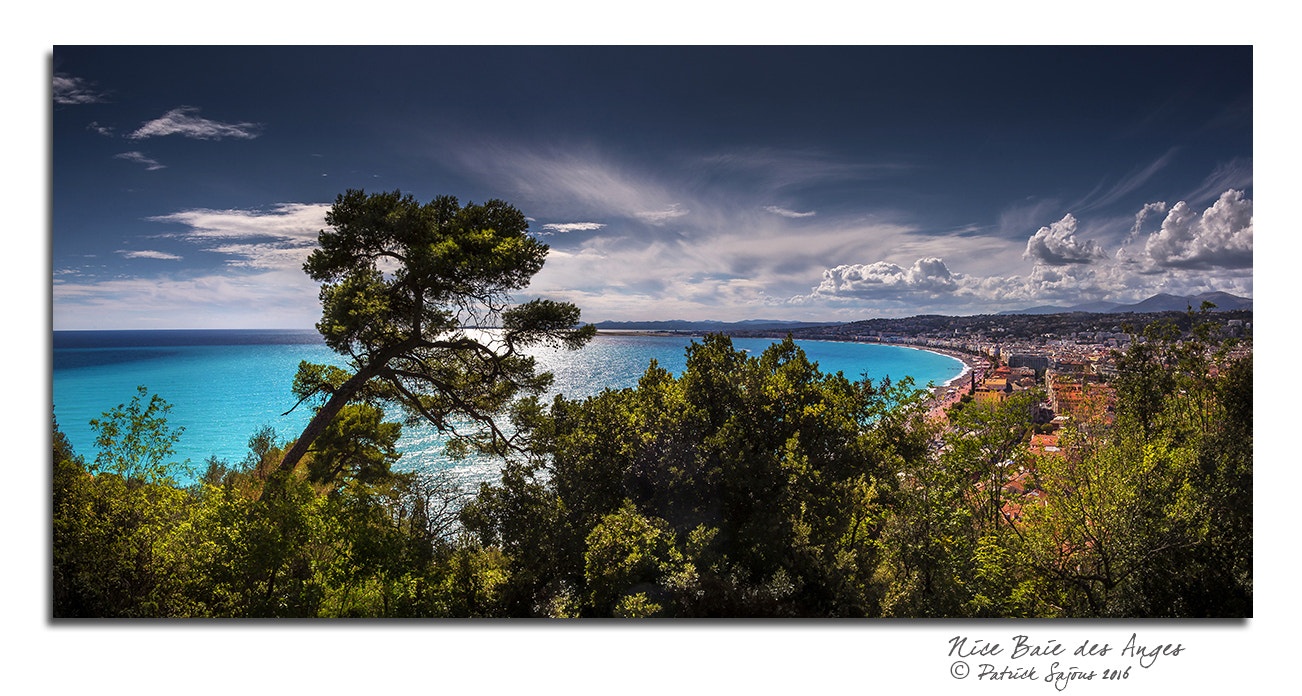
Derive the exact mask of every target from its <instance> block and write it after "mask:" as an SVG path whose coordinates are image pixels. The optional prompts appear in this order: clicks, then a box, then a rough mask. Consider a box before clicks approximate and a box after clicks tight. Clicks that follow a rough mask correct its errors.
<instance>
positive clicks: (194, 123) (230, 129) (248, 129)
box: [127, 106, 262, 140]
mask: <svg viewBox="0 0 1302 696" xmlns="http://www.w3.org/2000/svg"><path fill="white" fill-rule="evenodd" d="M198 113H199V109H198V107H194V106H179V107H177V108H175V109H172V110H171V111H168V112H167V113H165V114H163V115H162V116H160V117H158V118H156V119H154V120H152V121H148V122H146V123H145V124H144V125H142V126H140V127H139V128H137V129H136V130H134V131H132V132H131V134H130V135H128V136H127V137H128V138H130V139H132V140H144V139H145V138H157V137H162V136H165V135H180V136H182V137H186V138H193V139H196V140H221V139H222V138H235V139H242V140H249V139H252V138H256V137H258V135H260V133H259V132H258V131H260V130H261V129H262V125H261V124H258V123H221V122H219V121H212V120H209V119H206V118H202V117H200V116H198V115H197V114H198Z"/></svg>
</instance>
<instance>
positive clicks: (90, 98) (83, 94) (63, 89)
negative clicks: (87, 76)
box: [54, 73, 108, 104]
mask: <svg viewBox="0 0 1302 696" xmlns="http://www.w3.org/2000/svg"><path fill="white" fill-rule="evenodd" d="M106 101H108V95H107V94H106V93H104V92H102V91H100V90H98V89H96V88H95V87H94V86H93V83H91V82H89V81H87V80H84V79H82V78H80V77H73V76H72V75H68V74H66V73H54V103H56V104H98V103H100V102H106Z"/></svg>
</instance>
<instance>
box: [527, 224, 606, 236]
mask: <svg viewBox="0 0 1302 696" xmlns="http://www.w3.org/2000/svg"><path fill="white" fill-rule="evenodd" d="M605 226H606V225H605V224H604V223H600V222H561V223H557V222H549V223H547V224H546V225H543V226H542V228H543V230H545V232H543V234H551V233H553V232H560V233H565V232H592V231H594V230H599V229H601V228H603V227H605Z"/></svg>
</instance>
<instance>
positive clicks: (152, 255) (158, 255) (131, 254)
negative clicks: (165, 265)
mask: <svg viewBox="0 0 1302 696" xmlns="http://www.w3.org/2000/svg"><path fill="white" fill-rule="evenodd" d="M118 253H119V254H122V255H123V256H125V257H126V258H129V259H161V260H164V261H178V260H180V258H181V257H180V256H177V255H176V254H169V253H167V252H165V251H150V250H147V249H146V250H142V251H126V250H125V249H118Z"/></svg>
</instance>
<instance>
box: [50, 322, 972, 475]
mask: <svg viewBox="0 0 1302 696" xmlns="http://www.w3.org/2000/svg"><path fill="white" fill-rule="evenodd" d="M691 340H693V339H691V338H690V337H686V336H672V337H671V336H610V335H600V336H597V337H596V338H595V339H593V341H592V342H591V343H590V344H589V345H588V346H587V347H585V348H583V349H582V350H580V351H575V352H571V351H565V350H538V351H535V353H534V355H535V356H536V357H537V358H538V364H539V368H540V369H542V370H547V371H550V372H552V373H553V374H554V375H555V377H556V380H555V383H554V385H553V389H552V393H553V394H555V393H562V394H565V395H566V396H567V397H570V398H582V397H585V396H591V395H594V394H597V393H600V392H601V391H602V390H604V389H620V388H624V387H631V386H634V385H636V384H637V380H638V378H639V377H641V376H642V374H643V373H644V372H645V371H646V368H647V365H648V364H649V363H650V362H651V360H653V359H654V360H655V361H656V362H657V363H658V364H659V365H660V367H662V368H665V369H667V370H669V371H670V372H672V373H674V374H678V373H679V372H681V371H682V369H683V368H684V366H685V365H686V360H687V358H686V352H685V349H686V347H687V346H688V344H689V342H690V341H691ZM771 343H772V341H771V340H770V339H733V345H734V347H736V348H738V349H741V350H748V351H750V353H751V354H752V355H756V356H758V355H759V354H760V353H761V352H763V351H764V349H765V348H767V347H768V346H769V345H770V344H771ZM797 343H798V345H800V347H801V348H802V349H803V350H804V351H805V354H806V355H807V356H808V357H809V359H810V360H812V361H814V362H817V363H818V366H819V369H821V370H822V371H824V372H830V373H835V372H843V373H844V374H845V375H846V376H847V377H849V378H851V379H859V378H861V377H864V376H867V377H868V378H870V379H872V380H873V381H878V380H880V379H882V378H883V377H887V376H889V377H890V378H891V379H893V380H898V379H900V378H902V377H905V376H912V377H913V378H914V380H915V382H916V383H917V384H918V385H919V386H925V385H926V384H927V383H928V382H935V383H937V384H940V383H943V382H945V381H948V380H950V379H953V378H954V377H956V376H958V375H959V374H960V372H961V371H962V370H963V365H962V363H960V362H959V361H958V360H955V359H953V358H949V357H946V356H943V355H938V354H935V353H930V352H927V351H921V350H915V349H909V348H902V347H898V346H881V345H873V344H861V343H839V342H832V341H798V342H797ZM53 345H54V360H53V365H54V374H53V396H54V415H55V417H56V418H57V420H58V424H59V429H60V430H62V431H63V432H64V434H65V435H67V436H68V439H69V440H70V441H71V443H72V446H73V448H74V450H75V451H76V452H77V453H79V454H81V455H83V456H85V457H86V458H87V459H88V460H91V459H93V458H94V456H95V447H94V444H95V433H94V431H93V430H92V429H91V427H90V424H89V421H90V420H91V419H92V418H97V417H99V416H100V415H101V414H102V413H103V412H105V411H108V410H110V409H111V408H113V407H114V406H116V405H118V404H122V403H126V402H128V401H130V399H131V398H132V397H133V396H134V395H135V393H136V386H137V385H143V386H145V387H147V388H148V389H149V392H150V393H151V394H158V395H159V396H162V397H163V398H164V399H166V400H167V402H168V403H169V404H171V405H172V410H171V412H170V413H169V414H168V424H169V425H171V426H181V427H184V428H185V431H184V433H183V434H182V435H181V439H180V441H179V442H178V444H177V447H176V454H177V458H178V460H180V459H189V460H190V462H191V463H192V464H193V465H195V467H196V468H200V469H201V468H202V465H203V463H204V462H205V461H206V460H207V459H208V458H209V457H210V456H216V457H217V458H218V459H224V460H227V461H229V462H231V463H235V462H239V461H241V460H242V459H243V458H244V455H245V454H246V453H247V451H248V449H247V443H248V440H249V436H250V435H252V434H253V433H254V432H256V431H257V430H258V429H259V428H261V427H262V426H264V425H270V426H272V427H273V428H275V429H276V432H277V435H278V436H279V437H281V438H282V439H289V438H292V437H295V436H297V435H298V433H299V432H300V431H301V430H302V428H303V426H304V425H306V424H307V421H308V417H309V415H310V414H309V410H308V409H307V407H306V406H300V407H299V408H298V409H296V410H294V411H293V412H291V413H289V414H287V415H286V414H285V412H286V411H288V410H289V409H290V408H291V407H293V406H294V402H295V399H294V396H293V394H292V392H291V391H290V386H291V385H292V383H293V380H294V374H295V372H296V371H297V369H298V364H299V362H300V361H302V360H307V361H309V362H316V363H331V364H336V365H340V366H343V365H344V362H343V360H342V358H341V357H340V356H338V355H336V354H335V353H333V352H331V351H330V350H329V349H328V348H327V347H326V346H325V344H324V343H323V342H322V341H321V338H320V336H319V335H318V334H317V333H316V332H314V331H56V332H55V333H54V344H53ZM549 398H550V396H549ZM391 415H393V416H394V417H397V416H396V413H395V414H391ZM399 447H400V449H401V450H402V451H403V453H404V455H403V458H402V460H401V461H400V463H399V465H398V466H399V467H400V468H413V467H438V468H452V469H453V470H454V471H455V472H456V473H457V474H458V475H459V476H462V477H464V478H465V479H466V480H467V481H471V482H473V481H479V480H489V479H494V478H496V476H497V469H496V466H494V465H493V464H492V463H490V462H485V461H476V460H466V461H461V462H453V461H449V460H448V459H447V458H445V457H444V456H443V453H442V440H441V439H440V437H439V436H438V433H437V432H435V431H434V429H433V428H426V427H417V428H405V429H404V433H403V437H402V439H401V440H400V441H399Z"/></svg>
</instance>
